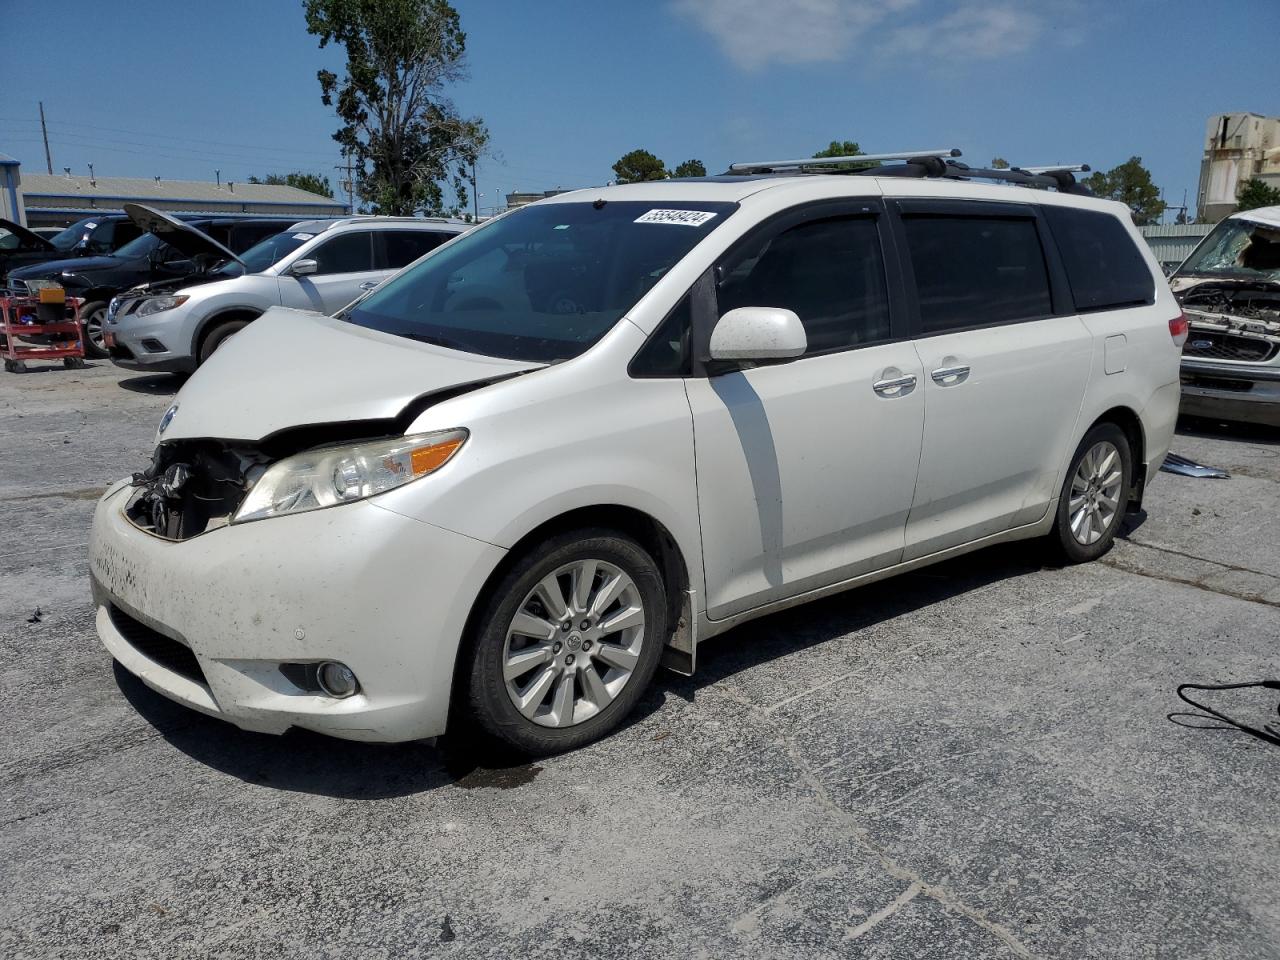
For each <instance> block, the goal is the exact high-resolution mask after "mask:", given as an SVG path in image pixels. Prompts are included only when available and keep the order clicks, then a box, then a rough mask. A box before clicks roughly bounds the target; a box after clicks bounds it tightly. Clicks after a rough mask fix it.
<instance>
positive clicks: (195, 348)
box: [106, 217, 470, 373]
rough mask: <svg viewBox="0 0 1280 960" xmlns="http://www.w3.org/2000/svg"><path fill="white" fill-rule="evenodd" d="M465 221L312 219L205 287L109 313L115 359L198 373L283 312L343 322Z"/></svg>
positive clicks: (234, 260) (133, 300) (124, 300)
mask: <svg viewBox="0 0 1280 960" xmlns="http://www.w3.org/2000/svg"><path fill="white" fill-rule="evenodd" d="M469 227H470V224H468V223H464V222H463V221H461V220H446V219H422V218H410V217H404V218H397V217H351V218H346V219H341V220H306V221H303V222H301V223H295V224H294V225H293V226H291V227H289V229H288V230H286V231H284V232H283V233H280V234H277V235H276V236H273V237H269V238H268V239H266V240H263V241H262V242H261V243H259V244H258V245H257V246H255V247H253V248H251V249H249V250H247V251H246V252H245V253H244V254H243V255H242V256H232V255H230V253H229V252H228V256H227V260H226V261H225V262H224V263H223V264H222V265H221V266H219V267H217V268H216V269H214V270H210V271H208V272H206V273H204V274H202V275H201V276H199V277H197V278H193V279H194V280H195V281H196V282H195V283H191V282H184V281H176V282H170V283H167V284H164V285H163V286H164V289H163V290H162V289H158V286H157V285H155V284H152V285H151V286H149V287H148V288H146V289H145V290H141V291H131V292H129V293H126V294H124V295H121V296H120V297H118V298H116V300H115V301H114V302H113V305H112V306H111V308H110V309H109V310H108V313H107V326H106V331H107V333H106V342H107V346H108V350H109V352H110V356H111V359H112V360H113V361H114V362H115V363H116V364H118V365H120V366H122V367H126V368H128V369H131V370H152V371H156V372H165V371H167V372H173V373H190V372H191V371H192V370H195V368H196V367H197V366H199V365H200V364H201V363H203V362H204V361H205V360H207V359H208V358H209V356H210V355H211V354H212V353H213V352H214V351H215V350H217V349H218V347H219V346H221V345H222V344H223V343H224V342H225V341H226V339H227V338H228V337H230V336H231V335H232V334H234V333H236V332H237V331H239V330H241V329H243V328H244V327H246V326H247V325H248V324H250V323H251V322H253V320H255V319H256V318H257V317H259V316H260V315H262V314H263V313H265V312H266V311H267V310H268V309H270V308H271V307H275V306H285V307H296V308H298V309H301V310H315V311H317V312H319V313H333V312H334V311H336V310H338V309H339V308H340V307H343V306H346V305H347V304H348V303H350V302H351V301H352V300H354V299H356V297H358V296H360V294H361V293H363V292H365V291H366V290H370V289H372V288H373V287H376V286H377V285H378V284H379V283H381V282H382V281H383V280H385V279H386V278H387V277H389V276H391V275H392V274H393V273H395V272H396V271H397V270H399V269H400V268H402V267H404V266H406V265H408V264H410V263H412V262H413V261H414V260H417V259H418V258H419V257H421V256H423V255H424V254H427V253H429V252H431V251H432V250H434V249H435V248H436V247H438V246H439V245H440V244H442V243H444V242H445V241H446V240H450V239H452V238H453V237H454V236H456V235H457V234H459V233H462V232H463V231H464V230H467V229H468V228H469Z"/></svg>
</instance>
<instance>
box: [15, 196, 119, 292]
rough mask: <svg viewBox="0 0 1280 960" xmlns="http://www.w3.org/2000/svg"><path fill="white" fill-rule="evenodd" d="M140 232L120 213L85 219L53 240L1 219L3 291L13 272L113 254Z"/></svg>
mask: <svg viewBox="0 0 1280 960" xmlns="http://www.w3.org/2000/svg"><path fill="white" fill-rule="evenodd" d="M141 233H142V228H141V227H139V226H138V225H137V224H136V223H134V222H133V221H132V220H130V219H129V218H128V217H126V216H123V215H121V214H111V215H109V216H101V217H85V218H84V219H83V220H77V221H76V222H75V223H73V224H72V225H71V226H69V227H67V228H66V229H65V230H63V231H61V232H60V233H57V234H55V235H54V236H53V237H42V236H40V235H39V234H38V233H34V232H32V231H31V230H28V229H27V228H26V227H23V226H20V225H19V224H16V223H14V222H13V221H12V220H0V288H3V287H4V285H5V283H6V281H7V279H8V274H9V272H10V271H11V270H16V269H18V268H19V267H25V266H30V265H31V264H35V263H44V262H46V261H48V260H65V259H67V258H69V257H98V256H102V255H104V254H108V253H114V252H115V251H116V250H119V249H120V248H121V247H123V246H124V245H125V244H127V243H129V242H130V241H132V240H136V239H137V238H138V236H139V235H140V234H141Z"/></svg>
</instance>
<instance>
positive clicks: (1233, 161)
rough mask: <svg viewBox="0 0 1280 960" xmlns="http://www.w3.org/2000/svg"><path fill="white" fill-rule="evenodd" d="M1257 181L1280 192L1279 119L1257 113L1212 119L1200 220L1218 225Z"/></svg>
mask: <svg viewBox="0 0 1280 960" xmlns="http://www.w3.org/2000/svg"><path fill="white" fill-rule="evenodd" d="M1254 177H1257V178H1258V179H1260V180H1263V181H1265V182H1266V183H1267V184H1269V185H1270V186H1273V187H1277V188H1280V117H1264V116H1262V115H1261V114H1257V113H1221V114H1218V115H1217V116H1214V117H1210V118H1209V123H1208V126H1207V128H1206V130H1205V142H1204V159H1203V160H1201V162H1200V191H1199V195H1198V197H1197V201H1196V212H1197V214H1198V215H1199V217H1200V219H1201V220H1207V221H1209V222H1210V223H1217V222H1218V221H1219V220H1221V219H1222V218H1223V217H1225V216H1227V215H1228V214H1230V213H1233V212H1235V209H1236V194H1237V192H1238V191H1239V189H1240V187H1241V185H1243V184H1244V183H1245V182H1246V181H1248V180H1250V179H1252V178H1254Z"/></svg>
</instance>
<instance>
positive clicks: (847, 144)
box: [813, 140, 871, 173]
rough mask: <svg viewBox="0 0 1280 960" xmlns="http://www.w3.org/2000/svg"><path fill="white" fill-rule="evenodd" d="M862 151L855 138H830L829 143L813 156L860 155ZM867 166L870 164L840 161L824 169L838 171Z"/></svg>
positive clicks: (861, 168)
mask: <svg viewBox="0 0 1280 960" xmlns="http://www.w3.org/2000/svg"><path fill="white" fill-rule="evenodd" d="M863 152H864V151H863V149H862V147H860V146H858V143H857V141H855V140H832V141H831V143H829V144H828V145H827V146H826V147H825V148H823V149H822V150H819V151H818V152H817V153H815V154H814V155H813V156H814V158H815V159H818V158H822V157H860V156H862V154H863ZM869 166H871V164H869V163H840V164H836V165H835V166H831V167H825V168H824V169H826V170H829V171H831V172H833V173H839V172H842V171H848V170H864V169H866V168H867V167H869Z"/></svg>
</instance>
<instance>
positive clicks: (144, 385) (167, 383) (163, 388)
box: [118, 373, 187, 397]
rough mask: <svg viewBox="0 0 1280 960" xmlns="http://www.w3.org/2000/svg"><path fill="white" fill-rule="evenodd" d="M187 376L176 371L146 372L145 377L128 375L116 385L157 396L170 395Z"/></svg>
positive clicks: (175, 391)
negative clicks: (126, 378)
mask: <svg viewBox="0 0 1280 960" xmlns="http://www.w3.org/2000/svg"><path fill="white" fill-rule="evenodd" d="M186 380H187V378H186V377H185V376H183V375H182V374H178V373H158V374H148V375H147V376H145V377H130V378H129V379H128V380H121V381H120V382H119V384H118V386H121V387H123V388H124V389H125V390H129V391H132V392H133V393H147V394H151V395H152V396H157V397H171V396H173V395H174V394H175V393H177V392H178V388H179V387H181V386H182V385H183V384H184V383H185V382H186Z"/></svg>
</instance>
